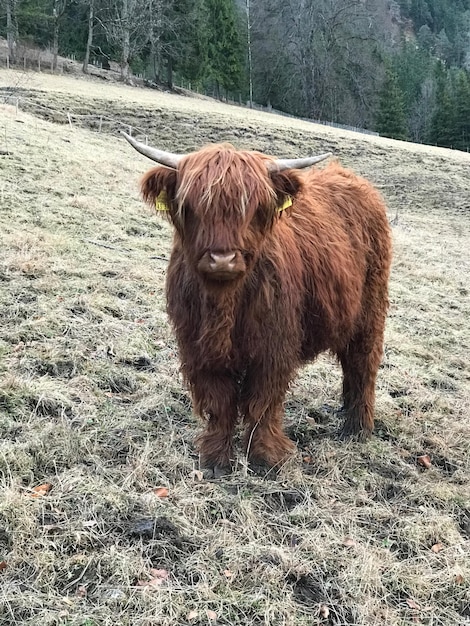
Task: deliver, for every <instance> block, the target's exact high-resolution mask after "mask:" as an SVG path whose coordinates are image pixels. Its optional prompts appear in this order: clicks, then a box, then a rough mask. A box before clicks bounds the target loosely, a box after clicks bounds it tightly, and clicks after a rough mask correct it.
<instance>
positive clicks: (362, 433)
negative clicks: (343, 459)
mask: <svg viewBox="0 0 470 626" xmlns="http://www.w3.org/2000/svg"><path fill="white" fill-rule="evenodd" d="M371 434H372V430H370V429H369V428H363V427H362V426H360V425H358V424H357V423H356V422H353V421H352V420H349V419H348V420H346V422H345V423H344V426H343V428H342V429H341V430H340V432H339V438H340V439H342V440H343V441H344V440H346V439H352V440H353V441H367V439H369V437H370V436H371Z"/></svg>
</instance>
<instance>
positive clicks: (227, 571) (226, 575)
mask: <svg viewBox="0 0 470 626" xmlns="http://www.w3.org/2000/svg"><path fill="white" fill-rule="evenodd" d="M224 576H225V578H228V579H229V580H230V579H232V578H233V572H232V571H231V570H229V569H226V570H224Z"/></svg>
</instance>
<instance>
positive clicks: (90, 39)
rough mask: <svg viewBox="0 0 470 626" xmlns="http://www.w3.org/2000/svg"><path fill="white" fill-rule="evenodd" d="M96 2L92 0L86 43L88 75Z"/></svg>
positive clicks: (84, 65) (85, 69)
mask: <svg viewBox="0 0 470 626" xmlns="http://www.w3.org/2000/svg"><path fill="white" fill-rule="evenodd" d="M93 3H94V0H90V6H89V11H88V39H87V42H86V49H85V58H84V59H83V68H82V69H83V73H84V74H88V63H89V62H90V49H91V46H92V45H93V18H94V11H93V9H94V5H93Z"/></svg>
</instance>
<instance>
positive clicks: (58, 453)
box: [0, 71, 470, 626]
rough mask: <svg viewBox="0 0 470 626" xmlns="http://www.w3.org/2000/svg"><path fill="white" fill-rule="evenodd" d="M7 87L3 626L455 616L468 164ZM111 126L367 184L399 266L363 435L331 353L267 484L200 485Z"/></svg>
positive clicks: (55, 81) (467, 289) (171, 347)
mask: <svg viewBox="0 0 470 626" xmlns="http://www.w3.org/2000/svg"><path fill="white" fill-rule="evenodd" d="M0 88H2V92H1V93H2V94H6V93H7V92H8V93H9V94H13V96H14V98H16V97H17V96H21V97H22V98H23V100H20V103H19V104H20V106H19V112H18V114H17V113H16V110H15V100H14V99H10V100H9V104H0V131H1V132H0V228H1V232H2V246H1V248H0V311H1V315H2V325H1V328H0V354H1V357H2V358H1V360H0V368H1V378H0V583H1V584H0V607H1V608H0V625H2V626H3V625H5V626H10V625H13V624H15V625H16V624H22V625H23V624H31V625H36V624H38V625H39V624H41V626H46V625H47V626H49V625H50V626H52V625H61V626H108V625H109V626H110V625H119V626H121V625H122V626H127V625H129V626H131V625H132V626H150V625H154V626H157V625H158V626H169V625H178V626H179V625H182V624H192V625H203V624H204V625H205V624H221V625H240V626H245V625H248V624H249V625H261V624H263V625H269V626H281V625H286V626H287V625H289V626H294V625H295V626H298V625H300V626H302V625H307V624H308V625H312V624H321V625H331V626H333V625H334V626H340V625H348V626H349V625H353V624H355V625H358V626H359V625H360V626H363V625H379V624H380V625H382V624H387V625H390V626H398V625H400V626H401V625H405V624H410V625H411V624H426V625H429V626H431V625H432V626H437V625H439V626H456V625H462V626H463V625H465V624H469V623H470V464H469V459H470V367H469V363H468V353H469V348H470V346H469V343H470V333H469V330H468V320H469V316H470V285H469V278H468V277H469V272H470V253H469V250H470V229H469V225H470V177H469V175H468V172H469V167H470V156H469V155H467V154H464V153H457V152H451V151H448V150H444V149H436V148H429V147H424V146H418V145H413V144H405V143H400V142H393V141H391V140H385V139H381V138H378V137H369V136H365V135H356V134H353V133H347V132H345V131H341V132H340V131H337V130H334V129H330V128H326V127H321V126H316V125H313V124H309V123H305V122H300V121H297V120H293V119H289V118H279V117H276V116H274V115H267V114H261V113H257V112H250V111H248V110H246V109H240V108H237V107H227V106H223V105H221V104H219V103H213V102H210V101H206V100H196V99H190V98H184V97H177V96H171V95H169V94H164V93H154V92H151V91H141V90H138V89H132V88H129V87H119V86H117V85H102V84H101V83H98V82H93V81H84V80H79V79H71V78H63V77H53V76H46V75H35V74H17V73H13V72H5V71H1V72H0ZM0 102H1V96H0ZM38 104H40V105H42V106H44V107H47V108H45V109H42V108H40V107H38V106H37V105H38ZM51 108H53V109H54V110H55V112H54V111H52V113H51ZM26 109H27V111H26ZM67 113H69V114H70V115H71V117H70V119H71V122H72V125H70V124H69V121H68V117H67ZM91 114H93V115H95V116H98V117H99V116H103V117H108V118H112V119H113V120H114V121H113V123H111V122H109V124H108V125H107V124H105V123H103V125H102V129H101V133H99V132H98V126H97V121H96V120H97V118H96V117H95V118H91V117H89V116H90V115H91ZM78 115H82V116H83V117H81V118H79V117H78ZM45 118H47V119H45ZM118 121H119V122H121V123H124V124H127V125H132V126H133V127H140V128H141V129H142V131H146V133H147V134H148V135H149V137H150V140H151V141H152V142H153V143H155V144H157V143H158V145H160V146H161V147H163V148H170V149H173V150H175V151H179V150H189V149H194V148H197V147H199V146H200V145H202V144H203V143H207V142H209V141H231V142H233V143H234V144H236V145H237V146H240V147H249V148H253V149H260V150H263V151H266V152H270V153H272V154H275V155H276V156H300V155H303V154H311V153H316V152H319V151H324V150H333V151H334V152H335V154H336V155H337V156H338V157H339V158H340V159H341V160H342V161H343V162H344V163H345V164H347V165H348V166H351V167H353V168H354V169H355V170H356V171H358V172H359V173H361V174H363V175H366V176H367V177H369V178H370V179H371V180H372V181H373V182H374V183H375V184H376V185H377V186H378V187H379V188H380V189H381V191H382V193H383V194H384V196H385V197H386V199H387V202H388V205H389V208H390V219H391V221H392V224H393V233H394V245H395V259H394V266H393V275H392V283H391V301H392V305H391V310H390V316H389V322H388V327H387V335H386V350H385V357H384V362H383V366H382V368H381V371H380V379H379V383H378V399H377V429H376V432H375V435H374V436H373V437H372V439H371V440H370V441H368V442H367V443H365V444H359V443H355V442H346V443H345V442H341V441H339V440H338V438H337V431H338V428H339V423H340V420H339V418H338V417H337V416H336V415H335V413H334V410H333V409H334V408H336V407H337V406H338V403H339V391H340V373H339V369H338V367H337V366H336V364H335V362H334V361H333V360H332V359H331V358H329V357H328V356H325V357H322V358H321V359H320V360H319V361H318V362H317V363H316V364H314V365H312V366H309V367H307V368H305V369H304V370H303V371H302V372H301V375H300V376H299V378H298V380H297V381H296V382H295V384H294V385H293V386H292V389H291V392H290V393H289V396H288V400H287V403H286V425H287V430H288V432H289V434H290V436H291V437H292V438H293V439H294V440H295V441H296V442H297V445H298V449H299V453H298V455H297V457H296V458H295V459H293V460H292V461H291V462H289V464H287V465H286V466H285V467H284V468H283V469H282V470H281V472H280V473H279V475H275V474H274V473H272V472H271V473H269V474H268V475H267V476H259V475H256V474H254V473H252V472H251V470H250V468H248V467H247V466H246V464H245V463H244V460H243V458H242V457H241V456H240V457H239V464H238V466H237V468H236V470H235V471H234V473H233V474H232V475H231V476H229V477H227V478H224V479H219V480H206V479H205V478H204V476H203V475H202V474H201V473H200V472H199V468H198V458H197V455H196V454H195V451H194V448H193V444H192V441H193V438H194V435H195V433H196V432H197V429H198V425H197V423H196V421H195V419H194V418H193V416H192V415H191V409H190V403H189V399H188V395H187V392H186V390H185V389H184V388H183V386H182V383H181V380H180V377H179V374H178V360H177V354H176V348H175V342H174V340H173V338H172V335H171V331H170V329H169V326H168V322H167V318H166V314H165V303H164V298H163V288H164V278H165V272H166V261H165V259H166V258H167V257H168V254H169V250H170V242H171V230H170V227H169V225H168V224H167V223H166V222H162V221H161V220H160V219H158V218H157V217H156V216H155V215H153V214H152V213H151V212H150V211H149V210H148V209H146V208H145V207H144V206H143V205H142V203H141V202H140V200H139V197H138V179H139V177H140V175H141V174H142V173H143V172H144V171H145V170H146V169H147V168H148V167H149V163H150V162H148V161H146V160H145V159H144V158H143V157H140V156H138V155H137V154H135V153H133V152H132V151H131V149H130V147H129V146H128V145H127V144H126V143H125V142H124V141H123V140H122V139H120V138H119V137H118V136H117V135H116V131H117V129H118V126H119V125H118V123H117V122H118ZM159 487H163V488H165V489H166V490H168V492H166V491H165V490H163V491H156V490H157V488H159ZM162 496H163V497H162Z"/></svg>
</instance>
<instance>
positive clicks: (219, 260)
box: [210, 252, 236, 266]
mask: <svg viewBox="0 0 470 626" xmlns="http://www.w3.org/2000/svg"><path fill="white" fill-rule="evenodd" d="M235 256H236V255H235V252H228V253H227V254H217V253H215V252H211V253H210V258H211V261H212V263H214V265H220V266H222V265H228V264H229V263H231V262H232V261H233V260H234V259H235Z"/></svg>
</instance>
